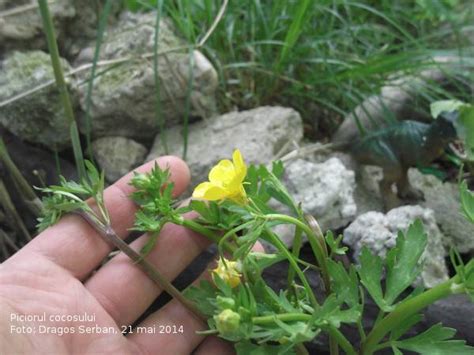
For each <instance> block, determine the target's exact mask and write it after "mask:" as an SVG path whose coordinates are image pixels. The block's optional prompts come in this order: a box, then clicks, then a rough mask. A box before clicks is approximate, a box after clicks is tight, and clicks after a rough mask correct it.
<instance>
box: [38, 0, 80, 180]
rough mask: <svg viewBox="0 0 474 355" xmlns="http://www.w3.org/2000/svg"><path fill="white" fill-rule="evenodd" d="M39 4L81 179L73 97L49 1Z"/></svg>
mask: <svg viewBox="0 0 474 355" xmlns="http://www.w3.org/2000/svg"><path fill="white" fill-rule="evenodd" d="M38 6H39V9H40V13H41V18H42V19H43V29H44V33H45V35H46V40H47V42H48V49H49V55H50V57H51V64H52V66H53V71H54V77H55V79H56V87H57V88H58V91H59V95H60V98H61V101H62V104H63V108H64V113H65V116H66V118H67V120H68V123H69V133H70V135H71V142H72V149H73V151H74V158H75V161H76V167H77V170H78V172H79V177H80V179H81V180H82V179H84V178H85V177H86V169H85V166H84V158H83V156H82V148H81V141H80V139H79V131H78V129H77V123H76V120H75V118H74V111H73V109H72V105H71V99H70V97H69V93H68V90H67V85H66V81H65V80H64V75H63V69H62V67H61V58H60V57H59V50H58V44H57V43H56V35H55V34H54V25H53V21H52V19H51V14H50V13H49V7H48V2H47V1H46V0H38Z"/></svg>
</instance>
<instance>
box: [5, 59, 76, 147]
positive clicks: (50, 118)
mask: <svg viewBox="0 0 474 355" xmlns="http://www.w3.org/2000/svg"><path fill="white" fill-rule="evenodd" d="M62 64H63V68H64V70H65V71H68V70H70V66H69V64H68V63H67V62H66V61H65V60H63V61H62ZM52 80H54V74H53V68H52V67H51V60H50V58H49V55H48V54H46V53H44V52H42V51H30V52H18V51H14V52H12V53H10V54H9V55H8V56H7V57H6V58H5V60H4V61H3V62H2V63H0V102H2V101H5V100H7V99H10V98H12V97H14V96H15V95H18V94H20V93H23V92H25V91H27V90H29V89H31V88H33V87H35V86H37V85H40V84H44V83H45V82H48V81H52ZM69 89H70V90H69V93H70V96H71V101H72V104H73V106H74V105H75V103H76V102H77V99H75V98H76V97H77V94H76V92H75V91H74V89H73V88H72V87H70V88H69ZM0 123H1V124H2V125H4V126H5V127H6V128H7V129H8V130H10V131H11V132H13V133H14V134H15V135H17V136H18V137H20V138H21V139H24V140H27V141H30V142H34V143H41V144H43V145H45V146H48V147H50V148H56V149H62V148H64V147H66V146H68V145H69V144H70V143H69V126H68V123H67V120H66V117H65V116H64V110H63V106H62V103H61V100H60V98H59V94H58V92H57V90H56V89H55V87H54V86H53V85H51V86H48V87H47V88H45V89H43V90H41V91H38V92H36V93H34V94H31V95H29V96H26V97H24V98H22V99H19V100H16V101H14V102H12V103H10V104H8V105H6V106H4V107H1V108H0Z"/></svg>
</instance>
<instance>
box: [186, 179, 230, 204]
mask: <svg viewBox="0 0 474 355" xmlns="http://www.w3.org/2000/svg"><path fill="white" fill-rule="evenodd" d="M226 196H227V193H226V191H225V190H224V189H223V188H221V187H219V186H216V185H214V184H211V183H210V182H203V183H201V184H199V185H198V186H196V188H195V189H194V192H193V197H194V198H202V199H204V200H208V201H216V200H221V199H223V198H225V197H226Z"/></svg>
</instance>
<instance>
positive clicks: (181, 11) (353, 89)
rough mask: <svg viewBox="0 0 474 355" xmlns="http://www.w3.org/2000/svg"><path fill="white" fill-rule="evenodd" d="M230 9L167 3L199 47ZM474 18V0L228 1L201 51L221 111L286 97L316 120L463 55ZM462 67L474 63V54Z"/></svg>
mask: <svg viewBox="0 0 474 355" xmlns="http://www.w3.org/2000/svg"><path fill="white" fill-rule="evenodd" d="M143 2H146V1H143ZM221 5H222V2H221V1H209V0H198V1H185V0H180V1H169V2H168V1H167V2H165V5H164V6H165V9H164V12H165V14H167V15H168V16H169V17H170V18H171V19H172V20H173V22H174V24H175V25H176V27H177V28H178V30H179V32H181V34H182V35H183V36H184V37H185V38H186V39H187V40H188V41H189V42H190V43H198V41H199V40H200V39H201V38H202V36H203V35H204V33H205V31H207V29H209V28H210V26H211V25H212V23H213V22H214V20H215V18H216V15H217V13H218V11H219V9H220V6H221ZM472 20H473V13H472V11H470V10H469V5H468V2H459V1H457V2H455V3H454V0H446V1H445V0H439V1H438V0H418V1H416V2H415V1H397V2H396V3H394V2H393V1H391V0H380V1H339V0H338V1H336V0H326V1H308V0H298V1H229V3H228V5H227V8H226V11H225V14H224V16H223V18H222V20H221V22H220V23H219V25H218V26H217V28H216V29H215V31H214V32H213V33H212V35H211V36H210V37H209V39H208V40H207V42H206V43H205V44H204V46H203V48H202V50H203V51H204V53H205V54H206V55H207V57H208V58H210V60H211V61H212V62H213V64H214V65H215V66H216V68H217V71H218V73H219V76H220V86H219V100H218V102H219V103H220V105H221V106H222V107H221V111H222V112H226V111H229V109H231V108H232V107H234V106H237V107H239V108H253V107H256V106H260V105H265V104H274V103H280V104H281V103H287V104H289V105H291V106H292V107H295V108H297V109H298V111H299V112H301V113H302V114H303V117H305V118H306V119H307V120H308V121H312V120H313V119H314V118H313V117H314V114H315V113H314V106H315V105H317V106H323V107H325V108H326V109H327V110H329V111H331V112H332V116H333V115H334V114H338V115H344V114H346V113H347V112H348V111H351V110H352V109H353V108H354V107H355V106H356V105H357V104H359V103H360V102H361V101H362V100H363V99H364V98H366V97H367V96H370V95H372V94H377V93H379V90H380V87H381V86H382V85H383V84H384V83H385V82H386V81H387V79H389V78H399V77H400V75H403V73H408V74H415V75H416V73H417V72H419V71H420V70H422V69H424V68H427V67H429V66H431V65H432V63H430V60H429V58H431V57H433V56H437V55H446V54H448V55H449V54H455V55H459V54H460V53H462V49H461V50H460V48H464V47H468V46H469V45H470V44H469V43H468V41H467V38H466V36H463V35H462V32H461V31H462V30H463V29H464V28H467V27H468V26H470V25H471V23H472ZM466 53H468V52H467V51H466ZM463 65H472V62H470V61H469V60H468V58H467V56H466V61H464V62H463ZM436 66H437V65H436ZM453 84H454V85H455V86H456V85H459V82H458V81H456V79H455V78H454V75H453ZM446 95H448V97H451V96H450V95H449V94H447V93H446V92H445V91H444V90H443V89H441V88H440V87H439V85H437V84H436V83H433V82H428V83H426V85H420V96H421V97H423V98H425V99H426V101H427V102H429V101H433V100H436V99H439V98H442V97H446ZM423 106H425V107H426V105H417V109H418V110H421V108H422V107H423ZM334 125H335V123H334Z"/></svg>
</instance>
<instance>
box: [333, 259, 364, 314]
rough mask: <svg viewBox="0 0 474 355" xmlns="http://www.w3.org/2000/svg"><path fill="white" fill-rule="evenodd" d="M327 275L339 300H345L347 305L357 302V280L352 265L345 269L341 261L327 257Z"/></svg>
mask: <svg viewBox="0 0 474 355" xmlns="http://www.w3.org/2000/svg"><path fill="white" fill-rule="evenodd" d="M328 270H329V275H330V276H331V279H332V281H333V282H332V284H331V286H332V289H333V290H334V293H335V294H336V295H337V298H338V300H339V301H340V302H345V303H346V304H347V305H348V306H349V307H354V306H356V305H358V304H359V280H358V278H357V273H356V270H355V268H354V266H353V265H351V267H350V269H349V273H348V272H347V271H346V269H345V268H344V266H343V265H342V263H340V262H335V261H334V260H332V259H328Z"/></svg>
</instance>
